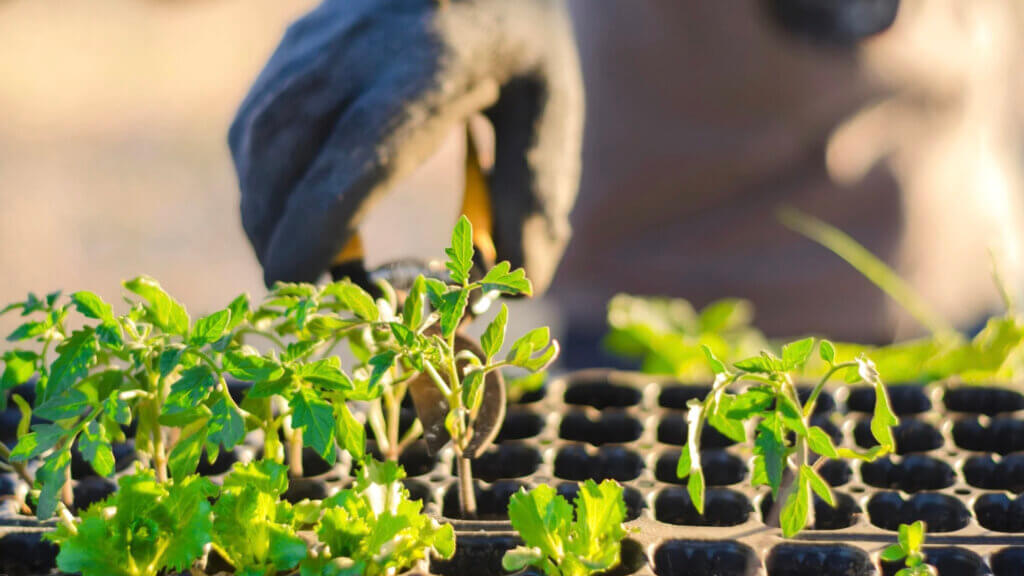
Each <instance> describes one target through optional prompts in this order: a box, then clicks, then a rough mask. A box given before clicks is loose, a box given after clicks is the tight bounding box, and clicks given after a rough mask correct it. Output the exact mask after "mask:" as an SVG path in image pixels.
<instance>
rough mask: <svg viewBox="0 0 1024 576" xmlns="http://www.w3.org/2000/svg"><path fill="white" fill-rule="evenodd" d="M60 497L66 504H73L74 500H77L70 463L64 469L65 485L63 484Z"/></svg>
mask: <svg viewBox="0 0 1024 576" xmlns="http://www.w3.org/2000/svg"><path fill="white" fill-rule="evenodd" d="M60 499H61V502H63V503H64V505H65V506H71V504H72V502H74V501H75V492H74V491H73V490H72V489H71V466H70V465H68V467H67V468H65V469H64V486H61V491H60Z"/></svg>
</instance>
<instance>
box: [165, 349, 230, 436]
mask: <svg viewBox="0 0 1024 576" xmlns="http://www.w3.org/2000/svg"><path fill="white" fill-rule="evenodd" d="M216 383H217V382H216V377H215V376H214V374H213V371H212V370H210V368H209V367H208V366H206V365H205V364H199V365H196V366H193V367H192V368H189V369H188V370H185V371H184V372H182V373H181V377H180V378H178V379H177V380H176V381H175V382H174V383H173V384H171V391H170V393H169V394H168V395H167V400H165V401H164V405H163V410H162V412H161V415H160V422H161V423H162V424H165V425H170V426H181V425H184V424H186V423H189V422H192V421H194V420H195V417H194V416H189V414H190V413H193V414H194V412H193V411H194V409H195V408H197V407H198V406H199V405H200V403H202V402H203V401H204V400H206V398H207V396H209V395H210V391H211V390H213V388H214V386H215V385H216Z"/></svg>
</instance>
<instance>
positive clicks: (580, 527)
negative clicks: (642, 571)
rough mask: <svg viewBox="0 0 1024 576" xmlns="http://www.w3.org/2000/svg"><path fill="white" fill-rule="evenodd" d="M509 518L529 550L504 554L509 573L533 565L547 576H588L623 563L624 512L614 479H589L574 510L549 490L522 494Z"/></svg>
mask: <svg viewBox="0 0 1024 576" xmlns="http://www.w3.org/2000/svg"><path fill="white" fill-rule="evenodd" d="M574 508H575V509H574ZM508 516H509V520H511V521H512V527H513V528H515V529H516V531H517V532H518V533H519V536H520V537H521V538H522V539H523V542H524V543H525V546H518V547H516V548H514V549H512V550H509V551H508V552H506V553H505V556H504V558H503V559H502V566H503V567H504V568H505V570H509V571H515V570H521V569H523V568H525V567H526V566H535V567H537V568H540V569H542V570H543V571H544V573H545V574H547V576H587V575H589V574H595V573H598V572H603V571H605V570H608V569H610V568H612V567H614V566H616V565H617V564H618V563H619V559H620V558H619V556H620V552H621V548H622V539H623V538H625V537H626V529H625V527H623V525H622V521H623V519H624V518H625V516H626V507H625V503H624V502H623V499H622V487H621V486H619V484H618V483H616V482H615V481H613V480H605V481H604V482H602V483H601V484H600V485H598V484H596V483H594V481H593V480H587V481H586V482H584V483H583V484H581V485H580V489H579V494H578V495H577V496H576V500H575V502H574V505H570V504H569V502H568V501H567V500H566V499H565V498H563V497H562V496H560V495H559V494H557V493H555V490H554V489H553V488H551V487H550V486H546V485H541V486H538V487H536V488H534V489H533V490H530V491H529V492H527V491H526V490H520V491H519V492H518V493H517V494H515V495H513V496H512V499H511V500H510V501H509V506H508Z"/></svg>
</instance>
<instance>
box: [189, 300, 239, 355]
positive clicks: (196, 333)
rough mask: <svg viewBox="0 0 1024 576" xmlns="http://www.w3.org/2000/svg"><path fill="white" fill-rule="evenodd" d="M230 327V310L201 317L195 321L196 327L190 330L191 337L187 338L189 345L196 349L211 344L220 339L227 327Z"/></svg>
mask: <svg viewBox="0 0 1024 576" xmlns="http://www.w3.org/2000/svg"><path fill="white" fill-rule="evenodd" d="M230 325H231V310H230V309H226V310H221V311H219V312H214V313H213V314H210V315H209V316H203V317H202V318H200V319H199V320H197V321H196V326H195V328H194V329H193V330H192V336H191V337H190V338H189V344H191V345H192V346H196V347H201V346H206V345H207V344H213V343H214V342H216V341H217V340H220V339H221V336H223V335H224V333H225V332H227V331H228V326H230Z"/></svg>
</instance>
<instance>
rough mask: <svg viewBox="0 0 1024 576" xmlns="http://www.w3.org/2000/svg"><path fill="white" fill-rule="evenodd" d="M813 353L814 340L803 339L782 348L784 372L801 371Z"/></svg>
mask: <svg viewBox="0 0 1024 576" xmlns="http://www.w3.org/2000/svg"><path fill="white" fill-rule="evenodd" d="M811 352H814V338H804V339H803V340H797V341H796V342H790V343H789V344H786V345H785V346H783V347H782V364H783V366H784V368H785V370H786V371H790V370H801V369H803V367H804V365H805V364H807V360H808V359H809V358H810V357H811Z"/></svg>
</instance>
